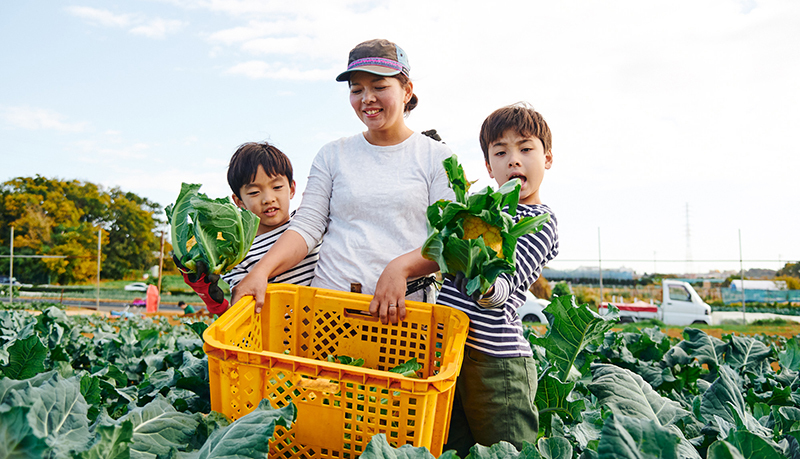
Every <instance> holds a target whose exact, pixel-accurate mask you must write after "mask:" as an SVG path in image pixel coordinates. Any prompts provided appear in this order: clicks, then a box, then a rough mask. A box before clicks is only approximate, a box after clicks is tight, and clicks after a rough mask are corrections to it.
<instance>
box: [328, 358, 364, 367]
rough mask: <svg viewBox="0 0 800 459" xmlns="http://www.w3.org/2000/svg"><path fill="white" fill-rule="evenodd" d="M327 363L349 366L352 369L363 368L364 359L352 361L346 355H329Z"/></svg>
mask: <svg viewBox="0 0 800 459" xmlns="http://www.w3.org/2000/svg"><path fill="white" fill-rule="evenodd" d="M328 362H333V363H341V364H342V365H351V366H354V367H363V366H364V359H354V358H352V357H348V356H346V355H336V356H334V355H329V356H328Z"/></svg>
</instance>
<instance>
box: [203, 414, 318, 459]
mask: <svg viewBox="0 0 800 459" xmlns="http://www.w3.org/2000/svg"><path fill="white" fill-rule="evenodd" d="M295 416H296V411H295V407H294V405H293V404H291V403H290V404H289V405H286V406H285V407H283V408H280V409H277V410H276V409H273V408H272V406H270V404H269V400H267V399H264V400H261V403H259V404H258V407H256V409H255V410H253V411H252V412H250V413H248V414H247V415H245V416H242V417H241V418H239V419H237V420H236V421H235V422H234V423H233V424H231V425H229V426H227V427H225V428H222V429H219V430H216V431H214V433H213V434H211V436H210V437H209V438H208V441H206V442H205V444H204V445H203V448H202V449H201V450H200V454H199V455H198V457H199V459H212V458H225V459H259V458H264V459H266V458H267V453H268V452H269V440H270V439H271V438H272V435H273V434H274V433H275V426H276V425H280V426H284V427H289V426H290V425H291V423H292V422H294V419H295ZM308 421H310V422H314V421H313V420H311V419H309V420H308Z"/></svg>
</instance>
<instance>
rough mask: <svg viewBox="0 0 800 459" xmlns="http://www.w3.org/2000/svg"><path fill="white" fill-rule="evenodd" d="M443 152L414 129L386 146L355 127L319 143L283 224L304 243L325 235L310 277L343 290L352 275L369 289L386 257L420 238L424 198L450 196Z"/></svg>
mask: <svg viewBox="0 0 800 459" xmlns="http://www.w3.org/2000/svg"><path fill="white" fill-rule="evenodd" d="M450 155H452V152H451V151H450V149H449V148H448V147H447V146H446V145H444V144H443V143H441V142H437V141H435V140H433V139H431V138H429V137H427V136H424V135H422V134H419V133H416V132H415V133H414V134H412V135H411V136H410V137H409V138H408V139H406V140H405V141H403V142H402V143H400V144H397V145H392V146H376V145H372V144H370V143H369V142H367V141H366V139H365V138H364V135H363V134H357V135H355V136H352V137H345V138H342V139H339V140H336V141H333V142H331V143H329V144H327V145H325V146H324V147H322V149H321V150H320V151H319V153H318V154H317V156H316V158H315V159H314V162H313V164H312V165H311V173H310V175H309V177H308V182H307V184H306V188H305V190H304V191H303V200H302V202H301V204H300V207H299V208H298V209H297V212H296V213H295V216H294V218H293V219H292V221H291V226H290V227H289V229H291V230H294V231H296V232H298V233H299V234H300V235H301V236H302V237H303V239H305V241H306V245H307V246H308V247H315V246H316V245H317V242H318V241H319V240H320V239H321V238H322V236H323V235H324V236H325V240H324V242H323V243H322V246H321V248H320V251H319V261H318V262H317V267H316V270H315V272H314V280H313V282H312V284H311V285H312V286H314V287H320V288H328V289H334V290H342V291H349V290H350V284H351V283H354V282H357V283H360V284H361V285H362V292H363V293H367V294H373V293H374V292H375V286H376V284H377V282H378V278H379V277H380V275H381V273H382V272H383V269H384V268H385V267H386V265H387V264H389V262H390V261H391V260H393V259H394V258H397V257H398V256H400V255H403V254H405V253H407V252H409V251H411V250H413V249H415V248H418V247H420V246H422V244H423V243H424V242H425V239H426V237H427V234H428V229H427V219H426V210H427V208H428V206H429V205H431V204H433V203H434V202H436V201H438V200H440V199H448V200H453V199H454V194H453V190H451V189H450V187H449V184H448V181H447V174H446V173H445V171H444V166H443V165H442V161H444V160H445V159H446V158H448V157H450ZM417 297H419V298H417ZM408 299H412V300H419V299H421V292H417V294H414V295H411V296H409V298H408Z"/></svg>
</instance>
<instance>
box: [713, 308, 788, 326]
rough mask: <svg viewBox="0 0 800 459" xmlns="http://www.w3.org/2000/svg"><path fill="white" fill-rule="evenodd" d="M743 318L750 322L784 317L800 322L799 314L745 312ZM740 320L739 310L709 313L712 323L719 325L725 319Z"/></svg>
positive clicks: (740, 313)
mask: <svg viewBox="0 0 800 459" xmlns="http://www.w3.org/2000/svg"><path fill="white" fill-rule="evenodd" d="M745 319H746V320H747V323H751V322H754V321H756V320H767V319H784V320H792V321H794V322H800V316H790V315H783V314H770V313H766V312H747V313H745ZM741 320H742V312H741V311H714V312H712V313H711V321H712V325H720V324H722V323H723V322H726V321H739V322H741Z"/></svg>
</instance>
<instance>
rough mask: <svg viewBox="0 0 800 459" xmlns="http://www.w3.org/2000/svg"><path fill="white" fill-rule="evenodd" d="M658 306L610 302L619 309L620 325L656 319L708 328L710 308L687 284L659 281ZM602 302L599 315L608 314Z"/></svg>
mask: <svg viewBox="0 0 800 459" xmlns="http://www.w3.org/2000/svg"><path fill="white" fill-rule="evenodd" d="M661 299H662V301H661V304H654V303H653V302H652V300H651V302H650V303H647V302H644V301H635V302H633V303H613V302H612V303H610V304H613V305H614V306H616V307H617V309H619V318H620V322H638V321H640V320H647V319H658V320H660V321H662V322H664V323H665V324H668V325H691V324H701V323H702V324H708V325H711V306H709V305H707V304H706V303H705V302H704V301H703V299H702V298H700V295H698V294H697V292H696V291H695V290H694V289H693V288H692V286H691V285H690V284H689V283H688V282H683V281H676V280H670V279H664V280H663V281H662V282H661ZM608 304H609V303H602V304H601V305H600V306H599V307H598V312H599V313H600V314H601V315H602V314H607V313H608Z"/></svg>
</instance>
